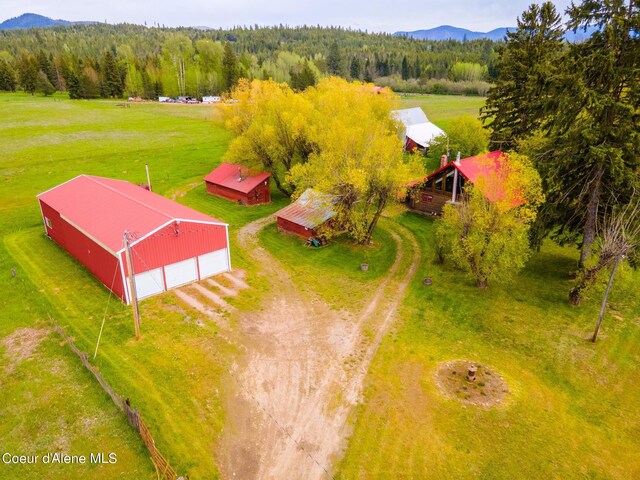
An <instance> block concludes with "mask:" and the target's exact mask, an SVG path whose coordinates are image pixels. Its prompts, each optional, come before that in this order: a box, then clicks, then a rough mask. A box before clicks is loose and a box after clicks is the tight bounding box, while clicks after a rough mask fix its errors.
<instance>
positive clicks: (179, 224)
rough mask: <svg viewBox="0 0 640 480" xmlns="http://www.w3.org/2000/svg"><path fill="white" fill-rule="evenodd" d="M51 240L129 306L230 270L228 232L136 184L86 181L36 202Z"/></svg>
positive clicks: (212, 220)
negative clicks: (130, 279)
mask: <svg viewBox="0 0 640 480" xmlns="http://www.w3.org/2000/svg"><path fill="white" fill-rule="evenodd" d="M38 200H39V202H40V208H41V211H42V220H43V222H44V225H45V230H46V234H47V236H49V237H50V238H51V239H52V240H54V241H55V242H56V243H58V244H59V245H60V246H62V247H63V248H64V249H65V250H67V251H68V252H69V253H70V254H71V255H73V256H74V257H75V258H77V259H78V260H79V261H80V262H81V263H82V264H83V265H84V266H86V267H87V268H88V269H89V270H90V271H91V272H92V273H93V274H94V275H95V276H96V277H97V278H98V279H99V280H100V281H101V282H102V283H103V284H105V285H106V286H107V288H109V289H111V290H112V291H113V292H114V293H115V294H116V295H118V296H119V297H120V298H121V299H122V300H123V301H124V302H126V303H130V302H131V298H132V296H131V292H130V291H129V282H128V277H129V269H128V267H127V261H126V255H125V248H124V237H125V232H128V236H129V238H130V251H131V258H132V262H133V273H134V280H135V288H136V293H137V296H138V298H145V297H149V296H151V295H156V294H158V293H161V292H164V291H166V290H169V289H171V288H174V287H177V286H180V285H184V284H185V283H189V282H192V281H195V280H200V279H202V278H205V277H208V276H211V275H215V274H216V273H220V272H224V271H228V270H230V269H231V259H230V256H229V236H228V226H227V225H226V224H225V223H222V222H220V221H219V220H216V219H215V218H212V217H209V216H207V215H205V214H203V213H200V212H197V211H195V210H192V209H191V208H188V207H185V206H184V205H180V204H179V203H176V202H174V201H172V200H169V199H167V198H164V197H162V196H160V195H157V194H155V193H153V192H150V191H148V190H145V189H143V188H140V187H138V186H136V185H133V184H132V183H129V182H126V181H122V180H114V179H110V178H102V177H94V176H90V175H80V176H78V177H75V178H73V179H71V180H69V181H68V182H66V183H63V184H61V185H58V186H57V187H54V188H52V189H51V190H48V191H46V192H44V193H41V194H40V195H38Z"/></svg>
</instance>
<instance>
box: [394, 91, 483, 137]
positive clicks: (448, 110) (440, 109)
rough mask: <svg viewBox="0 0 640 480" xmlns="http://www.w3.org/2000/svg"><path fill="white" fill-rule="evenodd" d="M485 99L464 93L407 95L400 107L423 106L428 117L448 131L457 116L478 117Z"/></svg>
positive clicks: (401, 101)
mask: <svg viewBox="0 0 640 480" xmlns="http://www.w3.org/2000/svg"><path fill="white" fill-rule="evenodd" d="M485 100H486V99H485V97H466V96H463V95H405V96H403V97H402V99H401V100H400V107H401V108H411V107H422V109H423V110H424V112H425V113H426V114H427V118H428V119H429V120H431V121H432V122H433V123H435V124H436V125H437V126H439V127H440V128H442V129H443V130H444V131H445V132H446V131H447V127H448V126H449V123H450V122H451V120H453V119H454V118H456V117H462V116H466V115H469V116H472V117H474V118H476V117H477V116H478V115H479V114H480V107H482V106H483V105H484V102H485Z"/></svg>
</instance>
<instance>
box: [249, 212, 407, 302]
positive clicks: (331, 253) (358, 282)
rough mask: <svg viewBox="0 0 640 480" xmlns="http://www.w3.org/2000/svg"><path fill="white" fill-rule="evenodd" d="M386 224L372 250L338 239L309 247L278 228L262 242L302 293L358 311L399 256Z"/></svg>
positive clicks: (266, 233) (263, 234)
mask: <svg viewBox="0 0 640 480" xmlns="http://www.w3.org/2000/svg"><path fill="white" fill-rule="evenodd" d="M384 224H385V222H384V220H383V221H382V222H381V227H379V228H378V229H377V230H376V231H375V232H374V235H373V239H372V244H371V245H369V246H358V245H355V244H354V243H353V241H351V240H349V239H347V238H345V237H338V238H335V239H332V240H331V241H330V242H329V243H328V244H327V245H326V246H324V247H320V248H313V247H307V246H305V242H304V240H302V239H300V238H298V237H295V236H292V235H283V234H281V233H280V232H278V228H277V226H276V225H275V224H273V225H270V226H268V227H267V228H265V229H264V230H262V231H261V232H260V241H261V243H262V245H264V247H265V248H266V249H267V250H269V252H271V254H272V255H273V256H274V257H276V258H278V259H279V260H280V261H281V262H282V264H283V267H284V268H286V269H287V270H288V271H289V273H290V274H291V276H292V278H293V280H294V282H295V283H296V284H297V285H300V288H301V290H309V291H313V292H315V293H317V294H319V295H320V296H321V298H322V299H323V300H325V301H326V302H327V303H328V304H329V305H333V306H335V307H336V308H343V309H345V310H351V311H357V310H359V309H360V308H361V307H362V306H363V305H364V302H365V301H366V300H367V299H368V298H369V296H370V294H371V291H372V288H373V285H375V284H376V280H378V279H379V278H380V277H381V276H382V275H383V274H384V273H385V272H387V270H389V268H390V267H391V265H392V264H393V261H394V259H395V256H396V245H395V242H394V241H393V239H392V238H391V234H390V233H389V231H388V230H387V229H386V228H385V225H384ZM363 263H367V264H369V269H368V270H367V271H366V272H363V271H362V270H360V265H361V264H363Z"/></svg>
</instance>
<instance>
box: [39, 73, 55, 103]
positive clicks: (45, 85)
mask: <svg viewBox="0 0 640 480" xmlns="http://www.w3.org/2000/svg"><path fill="white" fill-rule="evenodd" d="M36 91H37V92H39V93H42V94H43V95H44V96H45V97H48V96H50V95H53V94H54V93H55V91H56V87H54V86H53V85H52V84H51V82H50V81H49V78H47V76H46V75H45V73H44V72H43V71H42V70H40V71H39V72H38V79H37V81H36Z"/></svg>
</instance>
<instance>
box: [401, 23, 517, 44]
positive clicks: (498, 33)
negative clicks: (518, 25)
mask: <svg viewBox="0 0 640 480" xmlns="http://www.w3.org/2000/svg"><path fill="white" fill-rule="evenodd" d="M508 30H514V28H513V27H508V28H504V27H502V28H496V29H494V30H491V31H490V32H474V31H471V30H467V29H466V28H459V27H454V26H451V25H441V26H439V27H435V28H430V29H427V30H414V31H413V32H396V33H394V34H393V35H394V36H396V37H400V36H405V37H409V38H413V39H416V40H436V41H439V40H457V41H459V42H463V41H466V40H478V39H488V40H493V41H495V42H498V41H501V40H502V39H503V38H504V36H505V35H506V33H507V31H508Z"/></svg>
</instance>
